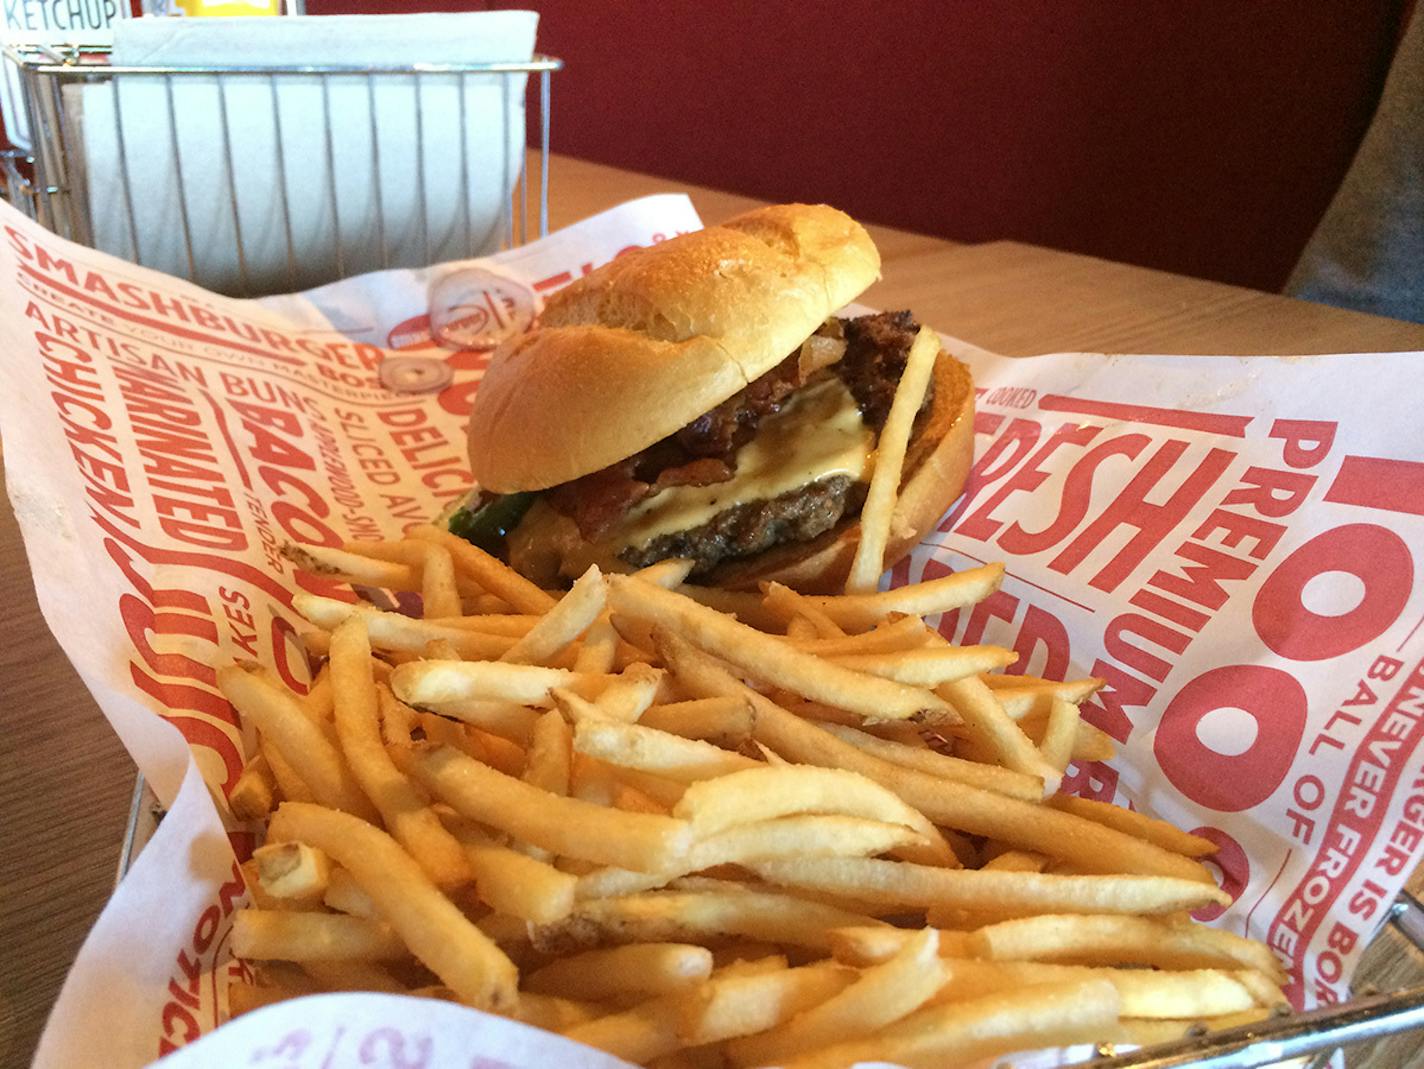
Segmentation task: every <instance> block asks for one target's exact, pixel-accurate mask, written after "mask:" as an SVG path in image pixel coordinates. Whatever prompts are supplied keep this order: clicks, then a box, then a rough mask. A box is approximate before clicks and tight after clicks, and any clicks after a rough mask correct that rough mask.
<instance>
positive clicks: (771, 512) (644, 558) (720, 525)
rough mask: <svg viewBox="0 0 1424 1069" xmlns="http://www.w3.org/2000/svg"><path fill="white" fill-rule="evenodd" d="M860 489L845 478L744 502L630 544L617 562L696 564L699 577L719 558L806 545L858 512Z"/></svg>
mask: <svg viewBox="0 0 1424 1069" xmlns="http://www.w3.org/2000/svg"><path fill="white" fill-rule="evenodd" d="M864 499H865V485H864V484H863V483H856V482H852V481H851V478H850V476H849V475H833V476H831V477H830V478H829V479H822V480H820V481H819V482H814V483H807V484H806V485H805V486H802V487H798V488H797V489H795V490H788V491H787V492H786V493H784V494H780V495H778V496H777V497H773V498H769V499H767V500H764V501H747V502H744V503H743V504H740V505H733V506H732V507H731V508H729V509H724V510H723V511H721V512H719V513H717V515H715V516H713V517H712V518H711V519H710V520H708V521H707V522H706V523H704V524H702V525H701V526H699V527H692V528H689V529H688V530H686V531H674V532H672V533H671V534H665V535H659V536H658V537H657V538H654V539H652V540H651V541H650V542H647V543H645V544H644V545H641V546H630V547H629V548H627V549H625V550H623V552H621V553H620V554H618V558H619V559H620V560H622V561H624V562H626V563H628V564H631V565H633V567H635V568H644V567H646V566H648V565H649V564H656V563H657V562H658V561H660V560H667V559H668V558H669V557H686V558H689V559H690V560H692V561H694V562H696V563H694V565H693V568H692V573H691V574H693V575H703V574H705V573H706V572H709V571H711V570H712V569H713V568H715V567H716V566H717V565H718V564H720V563H721V562H722V561H724V560H730V559H733V558H736V557H750V556H754V555H755V554H757V553H761V552H762V551H764V550H768V549H770V548H771V547H772V546H777V545H780V544H781V543H783V542H809V541H810V540H811V539H813V538H815V537H817V536H818V535H822V534H825V533H826V532H827V531H829V530H830V529H831V528H832V527H834V526H835V525H836V524H837V523H839V522H840V519H841V517H842V516H844V515H845V514H846V512H848V511H851V510H853V509H856V508H859V507H860V505H861V503H862V502H863V501H864Z"/></svg>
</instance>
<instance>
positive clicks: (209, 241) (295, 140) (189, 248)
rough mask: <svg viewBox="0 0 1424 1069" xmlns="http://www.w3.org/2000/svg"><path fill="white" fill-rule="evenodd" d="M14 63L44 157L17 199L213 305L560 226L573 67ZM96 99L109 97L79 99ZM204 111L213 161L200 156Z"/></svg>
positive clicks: (10, 57)
mask: <svg viewBox="0 0 1424 1069" xmlns="http://www.w3.org/2000/svg"><path fill="white" fill-rule="evenodd" d="M5 57H6V60H7V61H8V62H11V63H13V64H15V66H16V67H17V68H18V72H19V77H20V84H21V86H22V89H23V98H24V101H25V107H26V110H27V114H28V117H29V122H30V129H31V131H32V137H33V146H34V147H33V151H32V152H31V153H28V154H27V153H25V152H23V151H21V150H18V149H13V148H11V149H9V150H7V151H6V152H4V154H3V167H4V177H5V189H6V196H7V198H8V199H9V200H10V201H11V202H12V203H13V204H15V205H17V206H18V207H20V208H21V209H22V210H24V211H25V212H26V213H27V214H29V215H30V216H31V217H32V218H34V219H36V220H37V221H39V222H40V223H42V224H43V225H44V226H46V227H48V228H49V229H51V230H53V231H55V232H56V233H58V234H60V235H61V236H63V237H66V238H69V239H71V240H73V241H77V242H79V243H81V244H84V245H89V246H92V247H95V248H102V249H104V250H105V251H108V252H112V253H115V254H116V255H119V256H122V257H124V258H125V259H128V260H131V261H133V262H135V263H139V264H143V265H145V266H149V267H154V268H157V269H159V270H163V271H166V272H167V273H169V274H174V275H179V276H181V277H185V278H188V279H189V280H191V281H193V282H196V283H198V284H199V285H202V286H204V287H206V288H208V289H212V290H215V291H217V292H219V293H225V294H228V295H230V296H240V297H251V296H259V295H261V294H264V293H273V292H286V291H292V290H296V289H305V288H309V287H311V286H316V285H320V284H322V283H325V282H330V281H333V280H335V279H338V278H343V277H346V276H348V275H352V274H357V273H360V272H362V271H369V270H377V269H381V268H387V267H423V266H426V265H427V264H430V263H433V262H439V261H443V260H451V259H461V258H467V257H473V256H479V255H483V254H486V253H490V252H494V251H497V250H498V249H501V248H508V247H511V246H513V245H517V244H523V243H524V242H526V241H528V240H530V238H531V230H532V231H533V235H532V236H543V235H544V234H546V233H547V232H548V221H549V210H548V209H549V200H548V197H549V194H548V153H549V104H550V91H551V88H552V84H551V78H552V75H553V73H554V72H555V71H557V70H559V69H561V68H562V66H563V64H562V61H560V60H558V59H555V58H552V57H548V56H542V55H536V56H534V57H533V58H532V59H531V60H529V61H528V62H519V63H469V64H418V65H414V66H392V67H367V66H362V67H347V66H339V65H321V66H294V67H282V68H268V67H217V68H214V67H185V66H174V67H148V66H144V67H130V66H115V65H113V64H111V63H110V62H109V60H110V54H109V49H108V48H107V47H88V46H82V45H74V46H64V47H62V48H53V47H48V46H43V45H16V46H9V47H6V49H5ZM531 76H532V77H531ZM96 86H104V87H108V88H107V89H99V90H97V92H98V93H100V94H103V95H88V96H84V97H80V96H79V95H78V94H79V93H81V92H84V93H92V92H94V90H91V89H89V88H88V87H96ZM80 87H84V88H80ZM526 91H527V96H528V98H529V99H528V106H527V107H525V106H524V103H525V96H526ZM204 101H206V102H208V104H209V105H210V110H208V111H206V112H201V115H200V114H199V113H198V112H195V110H194V107H195V105H196V104H201V103H203V102H204ZM234 101H237V102H238V103H236V104H235V103H234ZM77 104H82V105H83V106H82V107H77V106H76V105H77ZM363 111H364V114H363ZM402 111H404V114H402ZM200 118H201V120H202V128H201V129H200V131H199V132H200V133H203V135H204V136H205V137H207V138H208V139H209V140H208V141H206V142H204V144H205V145H208V144H210V145H211V146H212V152H211V153H208V152H203V153H201V154H200V153H197V152H194V151H193V149H192V145H193V141H192V137H193V136H194V129H193V125H194V122H196V121H198V119H200ZM214 118H215V119H216V121H215V122H213V121H210V120H211V119H214ZM442 124H443V125H442ZM109 130H112V133H111V134H110V133H108V131H109ZM392 130H398V131H402V132H403V134H402V141H401V143H399V144H393V143H392V142H393V140H395V139H394V138H393V136H392ZM101 133H102V134H103V135H104V136H102V137H98V138H97V139H96V135H98V134H101ZM245 137H246V140H244V138H245ZM437 137H438V138H439V141H438V143H437V142H436V138H437ZM253 142H255V143H257V145H258V146H259V151H256V152H254V151H253V149H252V143H253ZM96 145H98V146H99V148H100V149H102V150H103V151H96ZM526 146H529V147H528V150H527V151H526ZM261 149H266V150H268V151H267V153H266V155H265V158H261V157H263V156H264V153H263V152H262V151H260V150H261ZM412 150H413V151H412ZM451 150H453V151H451ZM254 157H258V158H255V159H254ZM156 160H161V161H162V166H161V169H159V170H157V171H155V167H156V166H158V165H157V164H156V163H155V161H156ZM254 168H263V169H265V170H258V171H254ZM308 170H310V171H311V172H315V173H317V174H318V175H319V177H318V178H317V179H316V180H315V181H311V180H309V178H310V175H309V174H307V172H308ZM533 170H537V171H538V182H537V198H538V200H537V218H531V211H530V190H529V187H530V184H531V181H530V178H531V174H530V172H531V171H533ZM254 174H256V175H257V182H258V184H259V185H258V188H256V189H254V186H253V181H254V179H253V175H254ZM155 175H158V176H159V180H157V181H155ZM215 187H216V188H215Z"/></svg>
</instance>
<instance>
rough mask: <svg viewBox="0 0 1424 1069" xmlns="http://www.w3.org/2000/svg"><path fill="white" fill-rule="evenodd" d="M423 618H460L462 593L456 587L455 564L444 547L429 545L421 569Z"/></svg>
mask: <svg viewBox="0 0 1424 1069" xmlns="http://www.w3.org/2000/svg"><path fill="white" fill-rule="evenodd" d="M420 602H421V615H422V616H433V617H441V616H459V615H460V592H459V590H457V589H456V587H455V562H454V560H453V559H451V557H450V551H449V550H447V549H445V547H443V546H437V545H434V544H429V545H427V546H426V550H425V560H424V562H423V564H422V567H421V569H420Z"/></svg>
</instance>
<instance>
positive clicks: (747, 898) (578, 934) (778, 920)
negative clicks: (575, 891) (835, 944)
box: [534, 881, 880, 950]
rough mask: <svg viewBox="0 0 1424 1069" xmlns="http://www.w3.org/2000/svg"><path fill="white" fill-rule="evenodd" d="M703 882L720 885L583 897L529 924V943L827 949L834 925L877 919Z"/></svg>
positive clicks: (866, 923) (864, 923)
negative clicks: (726, 942)
mask: <svg viewBox="0 0 1424 1069" xmlns="http://www.w3.org/2000/svg"><path fill="white" fill-rule="evenodd" d="M708 883H709V884H713V885H716V886H718V887H720V888H724V889H711V888H710V887H709V889H707V890H699V891H651V892H647V893H644V894H634V895H621V896H618V897H616V898H594V899H588V900H587V901H583V902H580V903H579V904H578V905H577V906H575V907H574V912H573V914H572V916H570V917H569V919H568V920H567V921H565V922H563V923H561V924H554V925H548V926H546V927H544V928H541V929H535V932H534V941H535V945H536V946H539V947H543V948H545V949H552V948H557V947H579V948H582V947H586V946H590V945H597V944H599V943H654V942H701V941H703V940H706V939H714V938H723V939H725V938H742V939H755V940H762V941H766V942H774V943H778V944H781V945H786V946H794V947H809V948H811V949H814V950H826V949H828V948H829V946H830V933H831V932H832V931H833V930H835V929H836V928H854V927H862V926H864V927H873V926H875V925H877V924H879V923H880V922H878V921H876V920H874V919H872V918H870V917H867V916H865V915H864V914H861V913H852V912H850V911H849V910H845V909H840V908H839V907H836V906H827V905H822V904H821V903H819V902H811V901H808V900H807V899H804V898H793V897H792V896H790V895H782V894H772V893H769V892H764V891H752V890H746V889H744V888H743V887H742V886H741V885H738V884H726V883H724V882H723V881H708ZM726 888H730V889H726Z"/></svg>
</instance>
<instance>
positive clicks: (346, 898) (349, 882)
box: [321, 868, 381, 920]
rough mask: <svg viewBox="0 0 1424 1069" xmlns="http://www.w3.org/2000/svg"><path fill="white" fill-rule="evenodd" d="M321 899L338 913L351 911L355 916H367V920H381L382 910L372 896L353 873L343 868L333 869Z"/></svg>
mask: <svg viewBox="0 0 1424 1069" xmlns="http://www.w3.org/2000/svg"><path fill="white" fill-rule="evenodd" d="M321 901H322V904H323V905H325V906H326V907H327V908H328V909H334V910H336V911H337V912H338V913H349V914H351V916H353V917H365V918H366V919H367V920H380V917H381V911H380V910H378V909H377V908H376V903H375V902H374V901H372V900H371V896H370V895H368V894H367V893H366V892H365V891H363V890H362V889H361V885H360V884H358V883H357V882H356V881H355V880H354V879H353V878H352V876H351V873H349V872H347V871H346V870H345V869H342V868H333V869H332V870H331V874H330V876H328V877H327V881H326V891H325V893H323V895H322V897H321Z"/></svg>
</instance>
